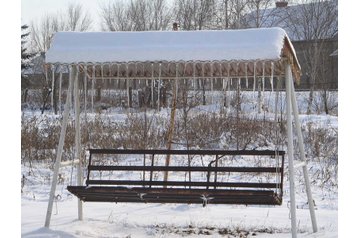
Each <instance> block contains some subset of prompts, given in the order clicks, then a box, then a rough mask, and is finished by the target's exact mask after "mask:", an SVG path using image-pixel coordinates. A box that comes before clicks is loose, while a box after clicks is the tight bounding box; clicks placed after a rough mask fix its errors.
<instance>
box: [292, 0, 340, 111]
mask: <svg viewBox="0 0 358 238" xmlns="http://www.w3.org/2000/svg"><path fill="white" fill-rule="evenodd" d="M299 3H300V5H299V7H296V8H294V9H295V10H294V11H293V10H291V11H287V17H286V19H287V20H286V21H287V28H288V29H289V31H290V33H291V34H292V36H293V37H294V38H295V39H298V40H300V41H306V42H309V43H310V44H306V45H304V47H305V49H304V50H301V51H300V52H301V53H300V54H301V57H302V58H303V59H304V61H303V64H304V65H303V66H304V67H306V72H307V77H308V83H309V88H310V94H309V99H308V108H307V113H308V114H310V113H311V112H312V104H313V92H314V90H315V89H316V88H315V86H316V85H317V84H320V85H321V86H322V88H323V90H324V92H323V94H322V95H323V96H324V98H323V100H324V103H325V104H326V103H327V101H326V100H327V97H326V95H327V93H326V90H327V87H326V86H327V81H326V80H327V78H328V77H327V72H326V71H324V68H325V67H324V66H325V65H326V64H327V61H328V60H329V55H330V53H332V52H333V50H334V49H333V50H332V49H330V48H327V44H326V43H327V39H331V38H333V37H335V36H336V34H337V33H338V1H337V0H332V1H324V0H300V1H299ZM327 50H332V52H330V51H327ZM326 108H327V107H326ZM326 112H327V113H328V110H326Z"/></svg>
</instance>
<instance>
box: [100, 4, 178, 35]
mask: <svg viewBox="0 0 358 238" xmlns="http://www.w3.org/2000/svg"><path fill="white" fill-rule="evenodd" d="M101 10H102V12H101V17H102V29H103V30H108V31H147V30H165V29H168V27H169V26H170V24H169V23H170V21H171V20H172V19H171V17H172V13H171V9H170V7H169V5H168V4H167V2H166V0H154V1H150V0H131V1H130V2H128V1H123V0H117V1H116V2H113V3H108V4H107V5H102V6H101Z"/></svg>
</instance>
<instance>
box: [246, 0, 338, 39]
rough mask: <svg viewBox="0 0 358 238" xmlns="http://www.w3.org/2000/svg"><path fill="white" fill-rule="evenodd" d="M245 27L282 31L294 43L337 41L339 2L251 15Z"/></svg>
mask: <svg viewBox="0 0 358 238" xmlns="http://www.w3.org/2000/svg"><path fill="white" fill-rule="evenodd" d="M258 19H259V22H257V20H258ZM257 24H259V26H257ZM244 25H245V26H246V27H249V28H250V27H281V28H283V29H284V30H285V31H286V32H287V35H288V36H289V37H290V39H291V40H292V41H302V40H323V39H330V38H334V37H335V35H337V32H338V1H337V0H329V1H319V2H311V3H307V4H296V5H288V6H287V7H274V8H267V9H261V10H260V11H259V12H258V13H257V12H256V11H252V12H250V13H249V14H247V15H246V16H245V17H244Z"/></svg>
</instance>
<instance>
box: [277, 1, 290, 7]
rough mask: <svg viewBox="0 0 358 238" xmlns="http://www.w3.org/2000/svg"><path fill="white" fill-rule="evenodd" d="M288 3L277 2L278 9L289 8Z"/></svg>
mask: <svg viewBox="0 0 358 238" xmlns="http://www.w3.org/2000/svg"><path fill="white" fill-rule="evenodd" d="M287 5H288V2H286V1H277V2H276V8H280V7H287Z"/></svg>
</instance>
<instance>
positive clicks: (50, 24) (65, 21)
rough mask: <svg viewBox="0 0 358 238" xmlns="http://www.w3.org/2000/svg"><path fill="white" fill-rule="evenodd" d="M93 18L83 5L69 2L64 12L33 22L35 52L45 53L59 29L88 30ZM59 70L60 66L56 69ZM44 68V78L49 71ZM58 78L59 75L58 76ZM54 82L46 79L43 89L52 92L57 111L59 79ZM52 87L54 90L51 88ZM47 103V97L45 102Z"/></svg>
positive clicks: (32, 37) (32, 45)
mask: <svg viewBox="0 0 358 238" xmlns="http://www.w3.org/2000/svg"><path fill="white" fill-rule="evenodd" d="M91 24H92V20H91V18H90V16H89V14H88V13H87V12H86V11H84V10H83V8H82V6H81V5H75V4H69V5H68V7H67V9H66V10H65V11H63V12H58V13H57V14H53V15H45V16H44V17H43V18H42V19H41V20H40V21H39V22H32V23H31V48H32V51H33V52H36V53H44V52H46V51H47V50H48V49H49V48H50V44H51V41H52V38H53V36H54V34H55V33H56V32H58V31H86V30H89V29H90V27H91ZM50 70H54V71H55V72H58V66H56V67H55V68H54V69H47V71H50ZM47 71H46V69H43V78H44V79H46V77H47V74H48V72H47ZM57 78H58V77H57ZM57 78H56V77H55V79H54V82H50V81H46V80H44V85H43V89H44V91H45V92H48V91H49V92H51V93H52V97H51V101H52V103H53V106H54V110H55V113H57V97H56V91H57V87H56V85H57V83H56V82H57V80H58V79H57ZM49 89H52V90H49ZM45 103H46V99H45V101H44V104H45Z"/></svg>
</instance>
